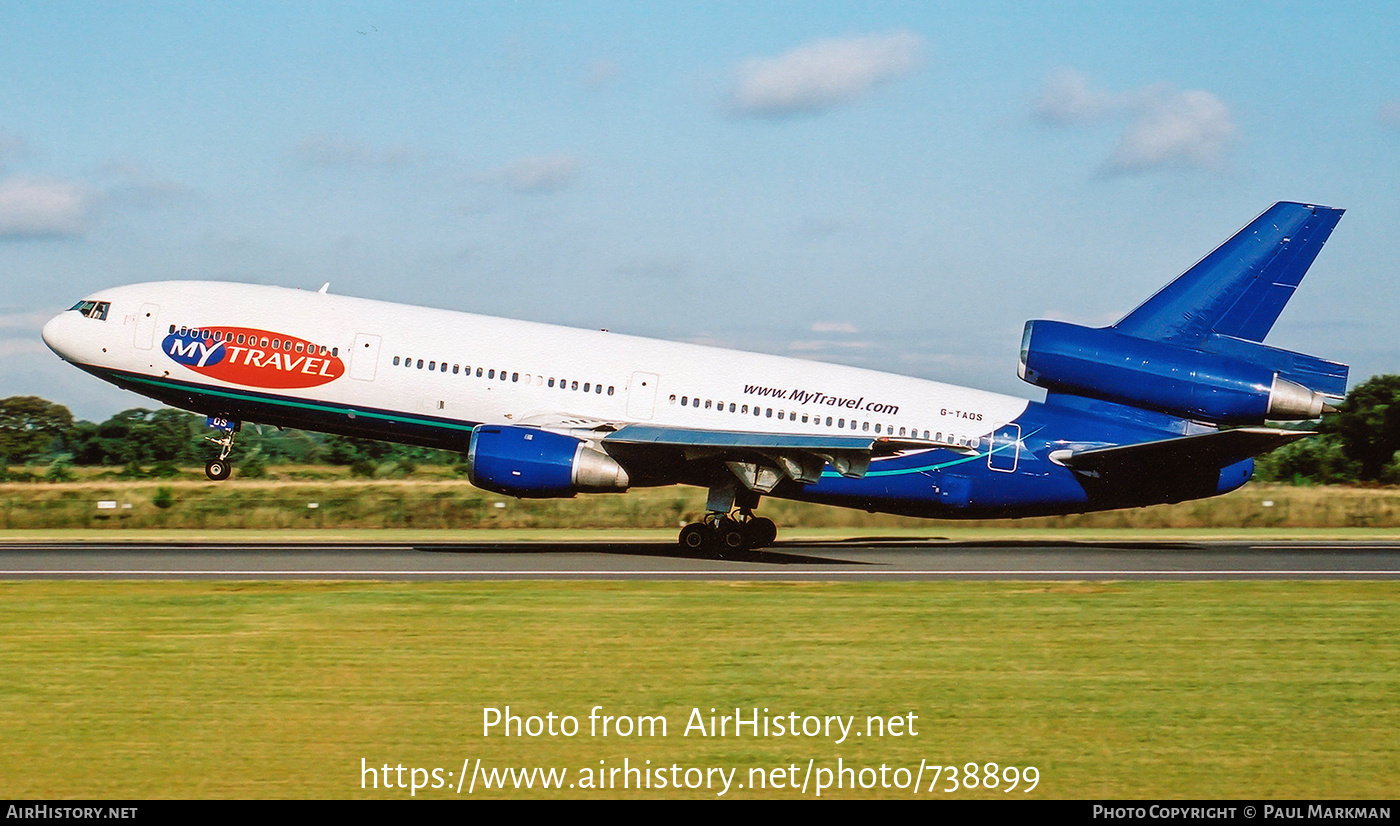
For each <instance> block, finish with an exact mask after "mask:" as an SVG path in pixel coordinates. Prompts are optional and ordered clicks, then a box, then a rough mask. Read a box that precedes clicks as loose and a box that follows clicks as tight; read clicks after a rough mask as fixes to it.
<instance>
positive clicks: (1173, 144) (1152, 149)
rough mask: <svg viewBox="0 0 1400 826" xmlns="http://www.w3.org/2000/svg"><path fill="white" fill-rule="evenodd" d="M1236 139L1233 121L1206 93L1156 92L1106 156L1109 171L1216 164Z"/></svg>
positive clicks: (1222, 106) (1209, 166)
mask: <svg viewBox="0 0 1400 826" xmlns="http://www.w3.org/2000/svg"><path fill="white" fill-rule="evenodd" d="M1234 137H1235V122H1234V120H1233V119H1232V118H1231V117H1230V110H1229V109H1228V108H1227V107H1226V106H1225V104H1224V102H1223V101H1221V100H1220V98H1218V97H1216V96H1215V95H1212V94H1211V93H1210V92H1203V91H1200V90H1195V89H1191V90H1187V91H1184V92H1176V91H1171V90H1166V89H1163V90H1160V91H1159V92H1158V93H1157V94H1155V95H1153V96H1152V100H1151V102H1149V103H1148V104H1146V105H1145V106H1144V107H1143V108H1142V111H1141V112H1140V113H1139V114H1138V116H1137V117H1136V118H1135V119H1134V120H1133V122H1132V123H1131V124H1129V126H1128V130H1127V131H1126V132H1124V133H1123V135H1122V136H1121V137H1120V138H1119V139H1118V145H1117V146H1116V147H1115V148H1114V150H1113V154H1112V155H1110V156H1109V159H1108V164H1107V167H1106V169H1107V171H1108V172H1109V173H1118V172H1137V171H1140V170H1144V169H1151V168H1153V167H1158V166H1167V165H1172V164H1184V165H1187V166H1200V167H1206V168H1217V167H1219V166H1220V165H1221V164H1222V163H1223V162H1224V160H1225V154H1226V151H1227V150H1228V149H1229V147H1230V142H1231V141H1232V140H1233V139H1234Z"/></svg>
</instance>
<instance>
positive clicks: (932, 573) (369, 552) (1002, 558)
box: [0, 539, 1400, 581]
mask: <svg viewBox="0 0 1400 826" xmlns="http://www.w3.org/2000/svg"><path fill="white" fill-rule="evenodd" d="M0 579H8V580H16V579H239V580H302V579H313V580H316V579H319V580H341V579H391V580H472V579H475V580H507V579H565V580H567V579H653V580H706V579H710V580H774V581H785V580H959V579H984V580H992V579H1012V580H1112V579H1162V580H1209V579H1215V580H1242V579H1400V541H1395V542H1317V541H1307V542H1301V541H1299V542H1287V541H1278V542H1015V541H996V542H951V541H941V540H936V539H926V540H920V539H897V540H896V539H849V540H841V541H824V542H802V541H793V542H779V543H777V544H776V545H774V546H773V547H771V548H765V549H763V550H758V551H748V552H745V553H741V554H737V555H732V556H729V557H728V558H716V557H713V556H705V555H703V554H692V553H687V552H685V551H682V550H680V549H679V548H677V546H676V545H674V544H672V543H656V542H593V543H555V542H549V543H544V542H510V543H505V542H502V543H495V542H469V543H435V542H403V543H399V542H385V543H329V542H327V543H305V542H303V543H263V542H259V543H202V542H188V543H180V542H159V543H154V542H130V543H126V542H120V543H119V542H108V543H102V542H84V543H73V542H25V543H21V542H7V543H0Z"/></svg>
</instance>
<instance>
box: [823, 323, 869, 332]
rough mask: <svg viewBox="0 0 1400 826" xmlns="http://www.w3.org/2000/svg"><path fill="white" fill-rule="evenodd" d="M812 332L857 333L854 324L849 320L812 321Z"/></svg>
mask: <svg viewBox="0 0 1400 826" xmlns="http://www.w3.org/2000/svg"><path fill="white" fill-rule="evenodd" d="M812 332H814V333H858V332H860V330H858V329H856V325H854V324H852V323H851V322H849V321H813V322H812Z"/></svg>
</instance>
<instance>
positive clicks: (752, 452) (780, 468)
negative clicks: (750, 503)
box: [600, 424, 973, 493]
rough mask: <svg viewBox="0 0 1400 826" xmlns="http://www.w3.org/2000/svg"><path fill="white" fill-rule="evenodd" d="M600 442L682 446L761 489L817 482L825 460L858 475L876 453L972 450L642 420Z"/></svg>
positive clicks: (693, 455)
mask: <svg viewBox="0 0 1400 826" xmlns="http://www.w3.org/2000/svg"><path fill="white" fill-rule="evenodd" d="M600 441H601V442H602V443H603V445H604V446H628V447H631V448H634V449H636V448H646V447H652V448H658V449H668V450H671V451H676V450H679V451H681V452H682V454H683V455H684V457H685V458H686V459H687V460H692V459H709V460H715V461H722V462H724V463H725V464H726V465H727V466H728V467H729V469H730V470H732V471H733V472H734V474H735V475H736V476H737V477H738V478H739V481H741V482H742V483H743V484H744V485H745V486H746V487H748V488H749V489H750V490H755V491H758V492H759V493H768V492H771V491H772V490H773V488H774V487H776V486H777V485H778V483H779V482H781V481H782V480H783V479H784V478H788V479H792V480H793V481H795V482H799V483H801V484H807V485H810V484H815V483H816V482H817V480H818V479H820V478H821V474H822V468H823V467H824V466H826V465H830V466H831V467H832V469H833V470H835V471H836V472H838V473H840V474H841V475H842V476H846V477H850V478H856V479H858V478H860V477H862V476H864V475H865V472H866V470H868V469H869V467H870V460H871V458H873V457H876V456H890V455H893V454H895V453H899V452H902V451H906V450H928V449H930V448H942V449H945V450H955V451H959V452H973V451H972V449H971V448H966V447H956V446H953V445H947V444H943V443H941V442H933V441H926V440H923V439H903V438H893V437H888V436H835V435H830V436H828V435H806V434H793V433H750V432H747V431H741V430H698V429H691V428H683V427H657V426H655V425H641V424H626V425H621V426H620V427H618V428H617V429H616V430H614V431H613V432H611V433H607V434H606V435H604V436H603V437H602V439H601V440H600Z"/></svg>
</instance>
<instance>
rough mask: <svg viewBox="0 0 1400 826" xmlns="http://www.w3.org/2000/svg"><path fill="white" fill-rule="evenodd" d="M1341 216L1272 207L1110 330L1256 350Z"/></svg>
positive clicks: (1326, 210) (1318, 209) (1309, 208)
mask: <svg viewBox="0 0 1400 826" xmlns="http://www.w3.org/2000/svg"><path fill="white" fill-rule="evenodd" d="M1342 212H1343V210H1340V209H1333V208H1331V207H1324V206H1314V205H1310V204H1298V203H1291V202H1288V201H1281V202H1279V203H1277V204H1274V205H1273V206H1271V207H1269V208H1268V209H1266V210H1265V211H1264V212H1263V214H1261V215H1260V216H1259V217H1258V218H1255V219H1254V220H1253V221H1251V222H1250V223H1249V225H1248V226H1246V227H1245V228H1244V229H1242V230H1240V231H1239V232H1237V233H1235V234H1234V235H1233V236H1231V238H1230V239H1229V240H1228V241H1226V242H1225V243H1223V244H1221V245H1220V246H1219V247H1216V248H1215V250H1214V251H1213V252H1211V253H1210V254H1209V255H1207V256H1206V257H1205V258H1202V259H1201V260H1200V261H1199V262H1198V263H1197V264H1196V265H1195V266H1194V267H1192V268H1191V269H1189V270H1187V271H1186V272H1184V273H1182V274H1181V275H1180V276H1178V277H1177V279H1176V280H1175V281H1173V282H1171V283H1170V284H1168V285H1167V286H1165V287H1163V288H1162V289H1161V290H1160V291H1158V292H1157V294H1156V295H1154V296H1152V297H1151V298H1149V299H1148V300H1147V301H1145V302H1143V304H1142V305H1141V306H1139V307H1138V308H1137V309H1136V310H1133V311H1132V312H1131V313H1128V315H1127V316H1126V317H1125V318H1124V319H1123V320H1122V321H1120V322H1118V323H1117V324H1115V325H1113V329H1114V330H1116V331H1118V332H1119V333H1122V334H1124V335H1129V336H1134V337H1136V338H1145V339H1149V340H1152V341H1165V342H1171V343H1174V344H1181V345H1185V346H1200V345H1202V344H1203V343H1204V342H1205V341H1206V338H1207V337H1208V336H1210V335H1212V334H1215V335H1220V336H1229V337H1230V338H1235V339H1241V340H1243V341H1251V342H1262V341H1263V340H1264V337H1265V336H1266V335H1268V333H1269V330H1270V328H1272V327H1273V326H1274V322H1275V321H1276V320H1277V319H1278V316H1279V313H1281V312H1283V308H1284V305H1286V304H1287V303H1288V299H1290V298H1292V297H1293V291H1294V290H1295V289H1296V288H1297V287H1298V284H1299V283H1300V282H1301V281H1302V280H1303V276H1304V275H1305V274H1306V273H1307V271H1308V267H1310V266H1312V262H1313V260H1314V259H1315V258H1317V254H1318V252H1319V251H1321V249H1322V245H1323V244H1325V243H1326V242H1327V238H1328V236H1330V235H1331V234H1332V229H1333V228H1334V227H1336V226H1337V221H1339V220H1340V219H1341V217H1342Z"/></svg>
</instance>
